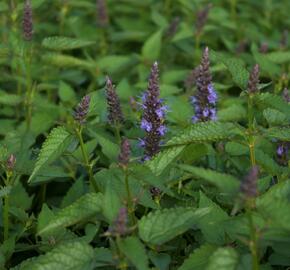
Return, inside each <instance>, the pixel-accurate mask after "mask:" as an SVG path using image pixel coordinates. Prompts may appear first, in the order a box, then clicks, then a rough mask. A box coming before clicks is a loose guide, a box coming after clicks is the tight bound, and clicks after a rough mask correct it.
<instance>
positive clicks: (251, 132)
mask: <svg viewBox="0 0 290 270" xmlns="http://www.w3.org/2000/svg"><path fill="white" fill-rule="evenodd" d="M248 131H249V138H248V145H249V150H250V158H251V164H252V166H254V165H256V158H255V136H254V112H253V95H249V97H248Z"/></svg>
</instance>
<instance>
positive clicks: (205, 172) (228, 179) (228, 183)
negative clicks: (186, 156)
mask: <svg viewBox="0 0 290 270" xmlns="http://www.w3.org/2000/svg"><path fill="white" fill-rule="evenodd" d="M178 167H179V168H180V169H182V170H184V171H186V172H189V173H192V174H193V176H194V177H198V178H200V179H202V180H205V181H206V182H208V183H210V184H212V185H214V186H216V187H217V188H218V189H219V190H220V191H221V192H225V193H231V194H235V193H236V192H237V191H238V190H239V187H240V181H239V180H238V179H237V178H235V177H234V176H232V175H229V174H225V173H220V172H217V171H214V170H210V169H204V168H199V167H194V166H189V165H179V166H178Z"/></svg>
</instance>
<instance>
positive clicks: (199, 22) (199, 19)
mask: <svg viewBox="0 0 290 270" xmlns="http://www.w3.org/2000/svg"><path fill="white" fill-rule="evenodd" d="M210 9H211V5H210V4H209V5H207V6H206V7H204V8H203V9H201V10H199V11H198V12H197V14H196V22H195V27H196V31H197V35H200V33H201V32H202V30H203V27H204V25H205V24H206V21H207V18H208V13H209V10H210Z"/></svg>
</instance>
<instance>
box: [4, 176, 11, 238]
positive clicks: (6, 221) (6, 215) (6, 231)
mask: <svg viewBox="0 0 290 270" xmlns="http://www.w3.org/2000/svg"><path fill="white" fill-rule="evenodd" d="M6 174H7V178H6V181H5V186H8V185H9V184H10V178H11V172H9V171H7V172H6ZM9 223H10V222H9V194H7V195H6V196H4V205H3V226H4V241H6V240H7V239H8V238H9V227H10V225H9Z"/></svg>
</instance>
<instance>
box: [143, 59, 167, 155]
mask: <svg viewBox="0 0 290 270" xmlns="http://www.w3.org/2000/svg"><path fill="white" fill-rule="evenodd" d="M159 95H160V90H159V70H158V63H157V62H155V63H154V64H153V66H152V68H151V73H150V77H149V82H148V89H147V91H146V92H145V93H144V94H143V97H142V101H143V103H142V108H143V115H142V120H141V128H142V129H143V130H144V131H145V133H146V135H145V138H144V139H142V140H141V141H140V145H141V146H142V147H144V158H143V160H149V159H151V158H152V157H153V156H154V155H156V154H157V153H158V152H159V150H160V143H161V138H162V137H163V136H164V135H165V133H166V130H167V129H166V127H165V125H164V120H165V114H166V111H167V106H164V105H163V104H162V99H160V98H159Z"/></svg>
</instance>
